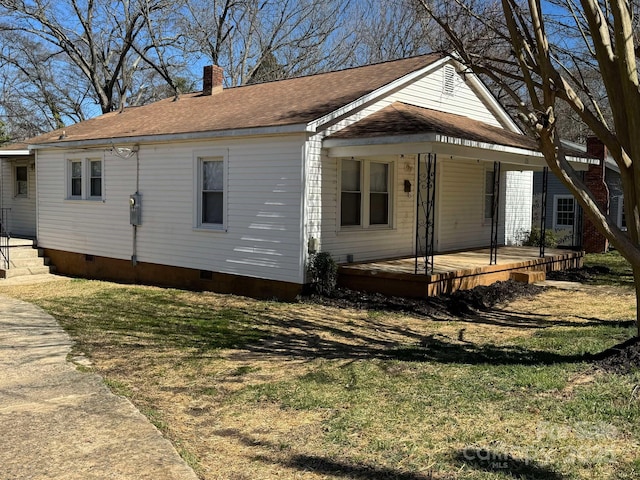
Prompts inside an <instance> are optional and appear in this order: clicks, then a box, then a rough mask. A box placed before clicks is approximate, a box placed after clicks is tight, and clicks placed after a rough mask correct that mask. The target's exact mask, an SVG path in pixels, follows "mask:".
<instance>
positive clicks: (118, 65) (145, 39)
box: [0, 0, 179, 122]
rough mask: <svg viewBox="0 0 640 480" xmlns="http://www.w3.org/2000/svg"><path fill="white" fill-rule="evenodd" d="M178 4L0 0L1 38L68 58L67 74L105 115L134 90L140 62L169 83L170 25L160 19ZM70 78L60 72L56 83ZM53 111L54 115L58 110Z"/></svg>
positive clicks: (149, 0)
mask: <svg viewBox="0 0 640 480" xmlns="http://www.w3.org/2000/svg"><path fill="white" fill-rule="evenodd" d="M178 6H179V5H178V2H176V1H175V0H122V1H118V2H111V1H108V0H56V1H55V2H53V1H48V0H30V1H25V0H0V18H2V21H0V32H1V33H2V35H3V36H4V37H5V39H6V38H9V37H12V38H13V39H14V40H16V41H19V42H22V43H23V44H24V45H25V46H26V45H29V44H35V45H37V46H38V49H39V50H46V51H47V52H48V54H49V55H50V56H51V57H52V58H53V57H55V59H56V61H58V62H66V71H68V72H70V77H71V78H73V80H76V81H77V80H80V83H81V84H84V85H86V86H87V87H88V93H89V95H90V96H91V97H92V98H93V100H94V102H95V104H97V105H98V106H99V108H100V111H101V112H102V113H106V112H110V111H113V110H115V109H117V108H118V107H120V106H121V105H123V104H124V103H125V102H126V99H127V97H128V96H129V95H134V94H135V93H136V92H135V89H136V88H137V87H140V85H136V79H137V75H135V73H136V72H137V70H138V69H140V68H142V66H146V67H151V68H152V69H153V70H154V71H156V72H157V73H159V74H161V75H162V76H163V78H164V79H165V80H166V81H167V82H168V83H169V84H171V80H170V79H171V78H172V77H171V68H170V65H169V63H168V62H166V61H165V59H166V56H165V55H166V53H167V51H166V49H167V48H169V45H170V44H171V41H170V40H169V39H168V38H167V37H166V35H165V34H166V32H167V31H168V30H170V29H167V28H164V22H166V19H167V18H168V16H167V15H165V13H166V12H167V11H169V10H172V9H174V8H176V7H178ZM174 40H175V39H174ZM5 42H6V40H5ZM25 48H27V47H25ZM24 73H25V74H27V72H24ZM32 73H33V72H32ZM30 78H32V79H33V80H34V82H37V80H36V79H35V78H34V77H31V76H30ZM69 80H70V78H67V77H66V76H64V75H61V76H57V78H56V79H55V83H56V84H57V85H65V84H68V83H67V82H68V81H69ZM174 86H175V85H174ZM41 93H45V92H43V91H41ZM43 100H44V101H45V103H46V99H43ZM52 114H53V117H52V118H54V119H56V118H57V113H53V112H52ZM57 121H58V120H56V122H57Z"/></svg>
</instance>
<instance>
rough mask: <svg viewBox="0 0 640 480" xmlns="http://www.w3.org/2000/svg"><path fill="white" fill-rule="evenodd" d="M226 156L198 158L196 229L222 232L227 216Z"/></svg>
mask: <svg viewBox="0 0 640 480" xmlns="http://www.w3.org/2000/svg"><path fill="white" fill-rule="evenodd" d="M225 157H226V156H225V155H211V156H209V155H206V156H205V155H203V156H197V157H196V169H197V185H198V188H197V196H198V198H197V208H196V216H197V218H196V227H199V228H210V229H214V230H222V229H224V228H225V225H226V216H227V188H226V184H227V179H226V178H227V177H226V161H225Z"/></svg>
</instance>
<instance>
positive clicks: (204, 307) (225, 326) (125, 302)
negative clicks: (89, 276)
mask: <svg viewBox="0 0 640 480" xmlns="http://www.w3.org/2000/svg"><path fill="white" fill-rule="evenodd" d="M73 283H75V284H77V285H78V288H79V289H82V288H83V285H84V286H86V285H88V283H87V282H73ZM90 285H95V283H94V284H90ZM103 285H105V288H94V289H93V291H92V292H91V296H90V297H89V298H87V297H86V296H84V295H77V294H74V293H73V292H68V293H67V294H61V295H58V296H46V297H43V298H39V299H38V298H36V299H34V302H35V303H37V304H38V305H39V306H40V307H42V308H44V309H45V310H47V311H48V312H49V313H51V314H52V315H54V316H55V317H56V318H57V319H58V321H60V323H61V324H62V326H63V327H64V328H65V329H66V330H67V331H68V332H69V333H70V334H72V335H74V336H77V337H81V338H82V340H83V341H84V342H85V345H88V346H90V345H92V344H96V343H101V342H102V341H103V340H104V339H105V337H108V341H109V343H110V344H113V345H121V346H122V345H126V346H128V347H132V346H156V347H166V348H179V349H195V350H197V351H202V352H205V351H212V350H220V349H224V348H235V347H239V346H242V345H244V344H245V343H247V342H252V341H255V340H257V339H259V338H262V337H263V336H264V331H262V330H259V329H258V328H256V327H255V326H253V325H252V322H251V319H250V317H249V315H248V314H247V313H246V312H244V311H241V310H239V309H237V308H227V307H224V306H217V305H215V304H214V305H212V304H210V303H209V302H207V300H206V297H205V296H204V295H198V294H193V293H190V292H184V291H180V290H173V289H151V288H144V287H122V286H118V287H117V288H109V287H107V285H108V284H103ZM88 353H90V352H88Z"/></svg>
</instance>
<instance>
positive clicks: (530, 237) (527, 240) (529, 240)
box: [522, 227, 559, 248]
mask: <svg viewBox="0 0 640 480" xmlns="http://www.w3.org/2000/svg"><path fill="white" fill-rule="evenodd" d="M540 237H541V235H540V229H539V228H537V227H533V228H532V229H531V231H529V232H522V245H523V246H525V247H539V246H540V241H541V238H540ZM558 243H559V240H558V235H557V234H556V232H554V231H553V230H546V231H545V237H544V246H545V247H548V248H555V247H557V246H558Z"/></svg>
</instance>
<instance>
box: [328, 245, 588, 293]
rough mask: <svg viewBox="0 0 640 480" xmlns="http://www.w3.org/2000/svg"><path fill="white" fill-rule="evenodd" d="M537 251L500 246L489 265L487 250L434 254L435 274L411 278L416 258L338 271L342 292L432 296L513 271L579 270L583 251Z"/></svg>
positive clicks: (489, 281)
mask: <svg viewBox="0 0 640 480" xmlns="http://www.w3.org/2000/svg"><path fill="white" fill-rule="evenodd" d="M539 255H540V251H539V249H538V248H533V247H500V248H498V255H497V263H496V264H495V265H489V258H490V249H489V248H482V249H476V250H467V251H461V252H457V253H447V254H436V255H434V257H433V264H434V265H433V266H434V268H433V274H425V273H417V274H416V273H415V271H416V266H415V265H416V260H415V257H406V258H399V259H391V260H382V261H375V262H361V263H351V264H344V265H341V266H340V267H339V270H338V284H339V285H340V286H341V287H346V288H351V289H354V290H363V291H368V292H378V293H383V294H386V295H396V296H404V297H417V298H422V297H430V296H436V295H441V294H445V293H452V292H455V291H456V290H467V289H471V288H474V287H477V286H479V285H491V284H492V283H495V282H499V281H504V280H509V279H510V278H512V276H513V275H517V273H514V272H545V273H546V272H551V271H557V270H564V269H568V268H579V267H581V266H582V263H583V256H584V253H583V252H574V251H568V250H559V249H546V251H545V256H544V257H540V256H539ZM418 272H424V258H422V259H421V258H418Z"/></svg>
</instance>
